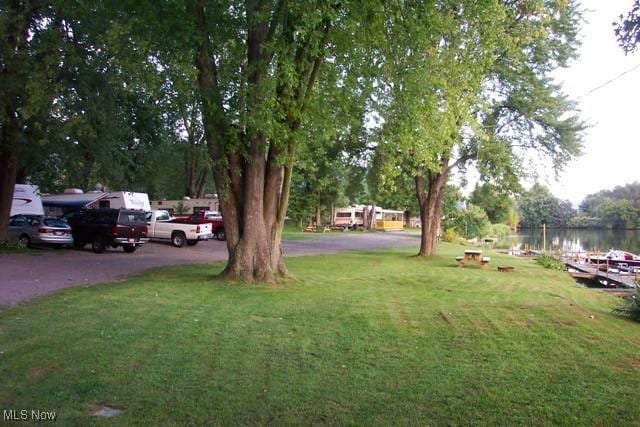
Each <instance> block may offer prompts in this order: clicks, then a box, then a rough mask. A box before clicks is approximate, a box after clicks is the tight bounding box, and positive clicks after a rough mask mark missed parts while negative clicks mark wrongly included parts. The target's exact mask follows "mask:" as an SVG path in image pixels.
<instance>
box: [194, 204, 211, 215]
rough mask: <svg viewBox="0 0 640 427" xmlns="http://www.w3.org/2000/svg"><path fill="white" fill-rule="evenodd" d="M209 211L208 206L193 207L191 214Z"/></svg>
mask: <svg viewBox="0 0 640 427" xmlns="http://www.w3.org/2000/svg"><path fill="white" fill-rule="evenodd" d="M208 210H209V206H195V207H194V208H193V213H198V212H201V211H208Z"/></svg>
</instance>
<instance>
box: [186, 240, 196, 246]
mask: <svg viewBox="0 0 640 427" xmlns="http://www.w3.org/2000/svg"><path fill="white" fill-rule="evenodd" d="M197 244H198V241H197V240H187V245H189V246H195V245H197Z"/></svg>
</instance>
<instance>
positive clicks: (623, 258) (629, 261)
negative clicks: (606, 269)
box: [587, 249, 640, 269]
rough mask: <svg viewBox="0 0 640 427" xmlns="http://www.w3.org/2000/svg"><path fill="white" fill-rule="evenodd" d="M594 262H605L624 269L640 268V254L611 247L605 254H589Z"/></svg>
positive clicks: (591, 261) (590, 259)
mask: <svg viewBox="0 0 640 427" xmlns="http://www.w3.org/2000/svg"><path fill="white" fill-rule="evenodd" d="M587 259H588V260H589V262H590V263H592V264H604V265H609V266H616V267H622V268H624V269H637V268H640V256H639V255H636V254H633V253H631V252H627V251H622V250H619V249H611V250H610V251H609V252H607V253H606V254H605V255H604V256H602V255H600V256H595V255H592V256H589V257H588V258H587Z"/></svg>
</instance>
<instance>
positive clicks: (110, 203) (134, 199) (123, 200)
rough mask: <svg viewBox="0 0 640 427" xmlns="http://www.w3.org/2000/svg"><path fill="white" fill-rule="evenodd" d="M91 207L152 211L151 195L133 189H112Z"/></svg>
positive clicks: (90, 206)
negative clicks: (132, 190) (135, 191)
mask: <svg viewBox="0 0 640 427" xmlns="http://www.w3.org/2000/svg"><path fill="white" fill-rule="evenodd" d="M88 207H89V208H91V209H94V208H115V209H138V210H143V211H145V212H150V211H151V204H150V203H149V196H148V195H147V193H134V192H131V191H112V192H110V193H105V195H104V196H103V197H101V198H100V199H98V200H96V201H95V202H93V203H91V204H90V205H89V206H88Z"/></svg>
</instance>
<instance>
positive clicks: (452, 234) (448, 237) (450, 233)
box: [442, 228, 460, 243]
mask: <svg viewBox="0 0 640 427" xmlns="http://www.w3.org/2000/svg"><path fill="white" fill-rule="evenodd" d="M442 240H444V241H445V242H449V243H453V242H457V241H459V240H460V236H458V233H456V230H454V229H453V228H447V229H446V230H445V232H444V235H443V236H442Z"/></svg>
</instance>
